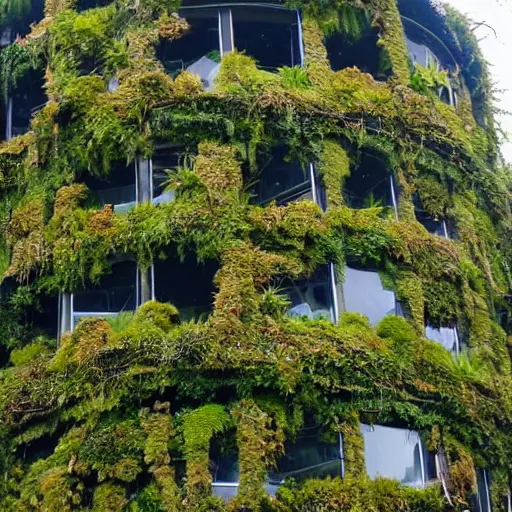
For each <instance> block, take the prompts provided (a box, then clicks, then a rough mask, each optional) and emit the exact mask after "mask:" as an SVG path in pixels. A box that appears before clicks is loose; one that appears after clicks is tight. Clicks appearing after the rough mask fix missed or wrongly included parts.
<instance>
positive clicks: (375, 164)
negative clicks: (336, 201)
mask: <svg viewBox="0 0 512 512" xmlns="http://www.w3.org/2000/svg"><path fill="white" fill-rule="evenodd" d="M392 183H393V182H392V179H391V176H390V174H389V170H388V168H387V165H386V162H384V161H383V160H382V159H380V158H378V157H376V156H373V155H370V154H368V153H363V154H362V155H361V160H360V162H359V165H358V166H357V168H356V169H354V170H353V172H352V173H351V174H350V176H349V177H348V178H347V179H346V180H345V183H344V185H343V195H344V198H345V202H346V203H347V205H348V206H350V207H351V208H371V207H377V206H392V207H393V206H394V201H393V193H392V190H391V187H392Z"/></svg>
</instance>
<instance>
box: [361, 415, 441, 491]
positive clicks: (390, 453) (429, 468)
mask: <svg viewBox="0 0 512 512" xmlns="http://www.w3.org/2000/svg"><path fill="white" fill-rule="evenodd" d="M361 433H362V435H363V438H364V456H365V461H366V472H367V473H368V476H369V477H370V478H377V477H383V478H394V479H396V480H398V481H399V482H400V483H401V484H403V485H408V486H410V487H416V488H418V487H424V486H425V485H426V483H427V482H428V481H429V480H430V479H433V478H436V475H435V463H434V461H433V457H432V456H431V455H430V454H429V453H428V452H427V451H426V450H425V448H424V447H423V444H422V442H421V439H420V436H419V434H418V433H417V432H415V431H413V430H405V429H401V428H391V427H383V426H380V425H373V426H369V425H364V424H361Z"/></svg>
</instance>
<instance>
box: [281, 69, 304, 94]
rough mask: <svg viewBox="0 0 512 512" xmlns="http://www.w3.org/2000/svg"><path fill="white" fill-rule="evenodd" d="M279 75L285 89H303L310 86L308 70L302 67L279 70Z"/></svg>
mask: <svg viewBox="0 0 512 512" xmlns="http://www.w3.org/2000/svg"><path fill="white" fill-rule="evenodd" d="M279 75H280V76H281V79H282V80H283V85H284V86H285V87H290V88H292V89H293V88H297V89H303V88H306V87H308V86H309V85H310V82H309V76H308V74H307V72H306V70H305V69H304V68H302V67H300V66H294V67H292V68H290V67H288V66H283V67H282V68H279Z"/></svg>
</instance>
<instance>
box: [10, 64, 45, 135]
mask: <svg viewBox="0 0 512 512" xmlns="http://www.w3.org/2000/svg"><path fill="white" fill-rule="evenodd" d="M46 102H47V97H46V93H45V90H44V72H43V71H41V70H39V69H31V70H29V71H28V72H27V73H26V74H25V76H24V77H23V78H22V79H21V81H20V82H19V83H18V84H17V86H16V88H15V89H14V90H13V91H12V92H11V95H10V96H9V98H8V101H7V108H6V119H5V122H6V129H5V136H6V137H5V138H6V139H7V140H9V139H11V138H12V137H16V136H17V135H23V134H24V133H26V132H27V131H28V130H29V129H30V121H31V120H32V116H33V115H34V114H35V113H36V112H37V111H38V110H40V109H41V108H43V107H44V106H45V105H46Z"/></svg>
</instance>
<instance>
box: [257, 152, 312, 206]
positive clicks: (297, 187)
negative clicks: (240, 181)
mask: <svg viewBox="0 0 512 512" xmlns="http://www.w3.org/2000/svg"><path fill="white" fill-rule="evenodd" d="M314 179H315V178H314V171H313V168H312V166H311V165H310V166H308V167H307V168H306V169H304V168H303V167H302V166H301V164H300V163H299V162H297V161H296V160H292V161H288V150H287V148H285V147H283V146H280V147H277V148H275V149H274V150H273V151H272V155H271V156H268V157H266V158H262V159H261V161H260V167H259V174H258V176H257V180H258V181H257V182H256V185H255V186H254V188H253V190H252V193H253V198H252V202H253V203H255V204H265V203H270V202H271V201H276V203H277V204H278V205H284V204H287V203H289V202H291V201H301V200H302V201H305V200H308V201H313V200H314V193H313V188H314V185H313V184H314Z"/></svg>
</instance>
